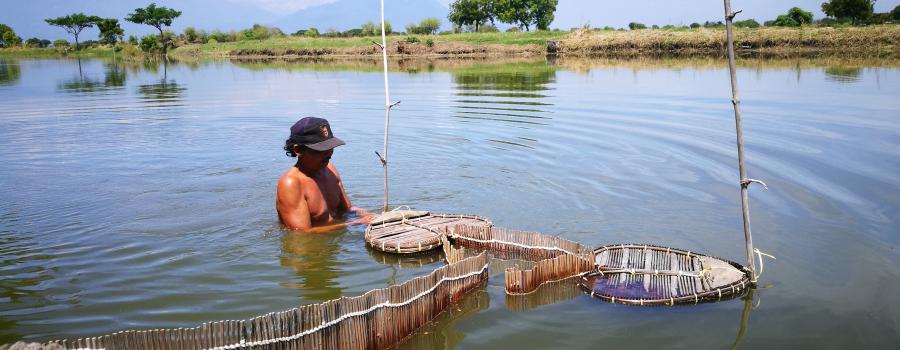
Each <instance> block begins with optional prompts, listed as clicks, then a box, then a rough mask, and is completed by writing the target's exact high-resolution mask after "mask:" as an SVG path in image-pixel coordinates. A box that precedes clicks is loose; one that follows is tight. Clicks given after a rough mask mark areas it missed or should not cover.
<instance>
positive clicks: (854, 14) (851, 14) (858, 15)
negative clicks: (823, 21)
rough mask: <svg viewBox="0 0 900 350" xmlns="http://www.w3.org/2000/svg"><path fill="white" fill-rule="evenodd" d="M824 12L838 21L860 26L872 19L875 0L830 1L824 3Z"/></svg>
mask: <svg viewBox="0 0 900 350" xmlns="http://www.w3.org/2000/svg"><path fill="white" fill-rule="evenodd" d="M822 12H825V15H826V16H828V17H832V18H834V19H837V20H838V21H850V22H852V23H854V24H860V23H863V22H865V21H866V20H867V19H869V18H870V17H872V14H873V13H874V12H875V0H829V1H828V2H823V3H822Z"/></svg>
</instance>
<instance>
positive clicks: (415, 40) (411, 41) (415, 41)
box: [406, 36, 419, 44]
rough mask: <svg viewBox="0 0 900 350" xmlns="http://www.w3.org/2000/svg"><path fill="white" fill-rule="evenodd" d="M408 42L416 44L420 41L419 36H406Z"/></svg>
mask: <svg viewBox="0 0 900 350" xmlns="http://www.w3.org/2000/svg"><path fill="white" fill-rule="evenodd" d="M406 42H408V43H410V44H415V43H417V42H419V38H416V37H414V36H408V37H406Z"/></svg>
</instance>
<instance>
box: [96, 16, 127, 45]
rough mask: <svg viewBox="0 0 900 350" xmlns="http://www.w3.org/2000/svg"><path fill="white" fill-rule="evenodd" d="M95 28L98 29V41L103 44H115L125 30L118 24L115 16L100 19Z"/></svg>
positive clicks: (123, 34) (120, 39)
mask: <svg viewBox="0 0 900 350" xmlns="http://www.w3.org/2000/svg"><path fill="white" fill-rule="evenodd" d="M97 29H99V30H100V42H102V43H105V44H110V45H115V44H116V42H119V41H122V37H124V36H125V30H123V29H122V27H121V26H119V20H118V19H115V18H104V19H102V20H100V21H99V22H97Z"/></svg>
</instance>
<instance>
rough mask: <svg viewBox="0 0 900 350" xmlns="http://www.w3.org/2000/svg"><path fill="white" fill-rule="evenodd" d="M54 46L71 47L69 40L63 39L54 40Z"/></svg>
mask: <svg viewBox="0 0 900 350" xmlns="http://www.w3.org/2000/svg"><path fill="white" fill-rule="evenodd" d="M53 47H69V42H68V41H66V40H63V39H59V40H54V41H53Z"/></svg>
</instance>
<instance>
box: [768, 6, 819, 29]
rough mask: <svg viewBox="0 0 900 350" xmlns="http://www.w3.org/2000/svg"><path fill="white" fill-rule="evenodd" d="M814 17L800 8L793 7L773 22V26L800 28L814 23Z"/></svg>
mask: <svg viewBox="0 0 900 350" xmlns="http://www.w3.org/2000/svg"><path fill="white" fill-rule="evenodd" d="M812 18H813V15H812V13H811V12H806V11H803V9H801V8H799V7H792V8H791V9H790V10H788V12H787V13H786V14H783V15H780V16H778V18H775V21H774V22H772V25H773V26H778V27H799V26H802V25H804V24H810V23H812Z"/></svg>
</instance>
